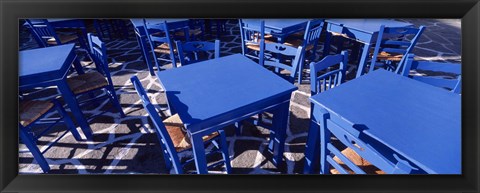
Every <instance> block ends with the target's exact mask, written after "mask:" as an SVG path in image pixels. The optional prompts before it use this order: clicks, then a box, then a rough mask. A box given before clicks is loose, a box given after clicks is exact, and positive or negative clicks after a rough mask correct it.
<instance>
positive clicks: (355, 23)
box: [325, 19, 413, 33]
mask: <svg viewBox="0 0 480 193" xmlns="http://www.w3.org/2000/svg"><path fill="white" fill-rule="evenodd" d="M325 22H327V23H331V24H337V25H343V26H345V27H348V28H352V29H357V30H361V31H365V32H370V33H374V32H378V30H380V26H381V25H385V27H408V26H413V24H411V23H408V22H403V21H396V20H392V19H326V20H325Z"/></svg>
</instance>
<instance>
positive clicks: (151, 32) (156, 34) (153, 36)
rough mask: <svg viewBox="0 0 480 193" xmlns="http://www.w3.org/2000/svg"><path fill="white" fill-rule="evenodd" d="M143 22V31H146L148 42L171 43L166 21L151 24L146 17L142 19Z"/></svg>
mask: <svg viewBox="0 0 480 193" xmlns="http://www.w3.org/2000/svg"><path fill="white" fill-rule="evenodd" d="M143 24H144V25H143V26H144V28H145V32H146V33H147V38H148V41H150V43H157V44H162V43H168V45H172V39H171V38H170V32H169V29H168V25H167V21H163V22H162V23H158V24H157V23H156V24H151V23H149V22H148V21H147V20H146V19H143ZM152 50H153V48H152Z"/></svg>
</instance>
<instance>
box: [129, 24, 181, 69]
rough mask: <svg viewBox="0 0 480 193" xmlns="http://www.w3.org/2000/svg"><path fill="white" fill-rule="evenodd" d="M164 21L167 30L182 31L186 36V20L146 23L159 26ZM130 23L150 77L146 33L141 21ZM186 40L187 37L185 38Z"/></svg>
mask: <svg viewBox="0 0 480 193" xmlns="http://www.w3.org/2000/svg"><path fill="white" fill-rule="evenodd" d="M164 21H167V25H168V28H169V29H171V30H180V29H181V30H184V34H186V35H187V36H188V34H189V33H188V24H189V20H188V19H147V22H150V23H152V24H156V23H158V24H160V23H162V22H164ZM130 22H132V24H133V28H134V30H135V35H136V36H137V41H138V44H139V45H140V49H141V50H142V54H143V58H144V59H145V63H146V64H147V66H148V69H149V70H150V75H152V76H154V75H155V74H154V72H153V64H151V62H150V54H148V52H149V51H150V47H149V46H148V40H147V32H146V31H145V28H144V27H143V25H144V23H143V19H130ZM187 39H188V37H187Z"/></svg>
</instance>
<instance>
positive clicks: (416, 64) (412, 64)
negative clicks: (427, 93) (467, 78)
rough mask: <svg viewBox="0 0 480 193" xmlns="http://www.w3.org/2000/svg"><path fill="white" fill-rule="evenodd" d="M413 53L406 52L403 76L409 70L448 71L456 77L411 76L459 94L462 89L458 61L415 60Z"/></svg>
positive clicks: (460, 69)
mask: <svg viewBox="0 0 480 193" xmlns="http://www.w3.org/2000/svg"><path fill="white" fill-rule="evenodd" d="M414 57H415V55H414V54H408V56H407V57H406V62H405V65H404V67H403V70H402V75H403V76H408V75H409V72H410V70H423V71H434V72H444V73H450V74H453V75H455V76H457V78H455V79H446V78H443V77H435V76H411V77H412V78H413V79H415V80H418V81H421V82H424V83H427V84H431V85H433V86H437V87H441V88H446V89H449V90H451V91H452V92H454V93H457V94H460V92H461V91H462V76H461V74H462V72H461V71H462V66H461V64H459V63H444V62H443V63H442V62H430V61H415V60H414Z"/></svg>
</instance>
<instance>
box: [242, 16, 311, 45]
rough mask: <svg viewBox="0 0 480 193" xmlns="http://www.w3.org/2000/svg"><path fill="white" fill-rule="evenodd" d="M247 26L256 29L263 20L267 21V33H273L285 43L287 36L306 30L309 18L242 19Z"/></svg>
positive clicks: (259, 27)
mask: <svg viewBox="0 0 480 193" xmlns="http://www.w3.org/2000/svg"><path fill="white" fill-rule="evenodd" d="M242 21H243V22H244V24H245V25H246V26H249V27H250V28H252V29H256V31H260V29H261V25H260V24H261V21H264V22H265V34H271V35H273V36H274V37H277V38H278V42H280V43H283V42H284V40H285V38H286V37H287V36H289V35H291V34H294V33H296V32H300V31H302V30H305V27H306V26H307V22H308V21H309V19H242Z"/></svg>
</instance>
